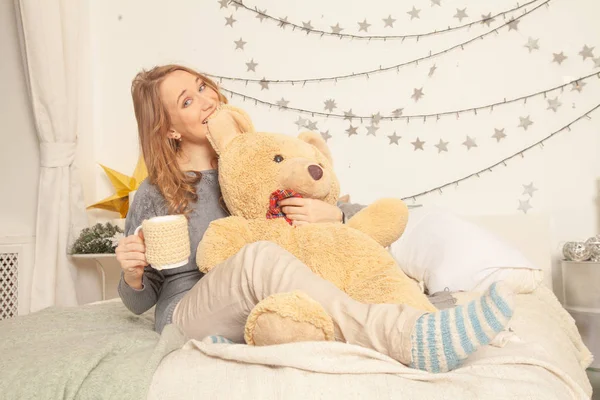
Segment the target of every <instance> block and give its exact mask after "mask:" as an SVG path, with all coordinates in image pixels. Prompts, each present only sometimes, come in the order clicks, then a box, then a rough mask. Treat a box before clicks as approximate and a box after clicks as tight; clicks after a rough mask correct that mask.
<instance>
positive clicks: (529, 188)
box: [523, 182, 538, 197]
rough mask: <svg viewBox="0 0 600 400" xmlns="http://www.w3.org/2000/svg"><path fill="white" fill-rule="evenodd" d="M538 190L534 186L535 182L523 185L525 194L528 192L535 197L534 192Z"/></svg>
mask: <svg viewBox="0 0 600 400" xmlns="http://www.w3.org/2000/svg"><path fill="white" fill-rule="evenodd" d="M536 190H538V189H537V188H536V187H535V186H533V182H531V183H530V184H529V185H523V194H528V195H529V197H533V192H535V191H536Z"/></svg>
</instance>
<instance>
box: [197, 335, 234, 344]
mask: <svg viewBox="0 0 600 400" xmlns="http://www.w3.org/2000/svg"><path fill="white" fill-rule="evenodd" d="M202 341H203V342H204V343H207V344H233V342H232V341H231V340H229V339H227V338H226V337H223V336H220V335H210V336H207V337H205V338H204V339H203V340H202Z"/></svg>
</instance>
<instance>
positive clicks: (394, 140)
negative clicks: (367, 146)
mask: <svg viewBox="0 0 600 400" xmlns="http://www.w3.org/2000/svg"><path fill="white" fill-rule="evenodd" d="M401 137H402V136H398V135H396V131H394V134H393V135H389V136H388V138H389V139H390V144H392V143H394V144H399V143H398V140H400V138H401Z"/></svg>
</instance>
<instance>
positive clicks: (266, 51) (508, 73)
mask: <svg viewBox="0 0 600 400" xmlns="http://www.w3.org/2000/svg"><path fill="white" fill-rule="evenodd" d="M441 3H442V7H437V6H436V7H433V6H431V2H430V1H429V0H427V1H426V0H418V1H415V2H414V5H415V6H416V7H417V8H419V9H421V12H420V17H421V18H420V19H414V20H412V21H411V20H410V16H409V15H408V14H407V13H406V12H407V11H409V9H410V8H411V7H412V4H411V5H410V7H409V6H406V5H405V4H400V3H398V2H391V1H389V2H385V1H382V2H377V3H369V6H368V7H367V6H366V5H365V3H364V2H361V1H358V0H353V1H352V2H349V1H341V0H336V1H331V2H317V1H316V0H306V1H304V2H300V3H292V2H278V1H275V0H261V1H258V0H256V1H253V2H251V3H249V2H248V1H246V2H245V4H248V5H249V6H251V7H254V6H258V7H259V8H260V9H266V10H267V13H268V14H271V15H273V16H275V17H283V16H286V15H287V16H288V20H289V21H292V22H297V23H299V24H301V23H302V22H303V21H308V20H311V23H312V25H313V26H314V27H315V28H317V29H323V30H326V31H330V28H329V26H330V25H335V24H336V23H337V22H339V23H340V25H341V26H342V27H345V28H346V29H345V30H344V33H355V34H364V32H358V24H357V21H363V20H364V19H365V18H366V19H367V21H368V22H369V23H371V24H372V26H371V28H370V30H369V34H386V35H390V34H406V33H416V32H425V31H431V30H434V29H440V28H444V27H446V26H448V25H451V26H455V25H457V24H458V20H457V19H456V18H453V15H454V14H455V13H456V8H457V7H461V8H463V7H467V13H468V15H469V18H468V19H465V20H464V21H463V23H466V22H469V21H473V20H477V19H480V18H479V17H480V16H481V15H482V14H487V13H488V12H492V14H495V13H498V12H501V11H504V10H508V9H511V8H513V7H514V6H515V5H514V2H512V1H509V0H501V1H497V2H493V3H489V2H486V3H483V4H481V3H482V2H476V1H474V0H468V1H467V0H465V1H463V2H461V3H460V4H458V3H454V2H451V1H449V0H448V1H442V2H441ZM540 3H541V2H540V1H538V2H537V3H535V4H534V5H536V4H540ZM550 4H551V6H550V7H548V8H547V7H545V6H544V7H542V8H540V9H539V10H536V11H534V12H532V13H531V14H530V15H527V16H525V17H524V18H523V19H522V20H521V22H520V24H519V27H518V30H517V31H515V30H512V31H508V29H507V28H506V27H504V28H501V29H499V30H498V33H499V34H497V35H496V34H492V35H489V36H487V37H486V38H484V39H483V40H476V41H475V42H473V43H472V44H469V45H467V46H465V47H464V50H460V49H457V50H454V51H451V52H448V53H446V54H444V55H441V56H439V57H436V58H433V59H431V60H426V61H422V62H420V63H419V64H418V65H414V64H413V65H409V66H407V67H403V68H400V69H399V71H398V72H397V73H396V71H392V72H387V73H381V74H374V75H370V77H369V79H368V80H367V79H365V78H355V79H348V80H340V81H338V82H337V83H332V82H322V83H315V84H313V83H307V84H306V86H303V85H295V86H289V85H270V89H269V90H260V86H259V85H258V84H256V83H251V84H248V85H247V86H246V85H245V84H244V83H243V82H241V83H235V82H228V81H224V82H223V86H224V87H226V88H228V89H231V90H235V91H238V92H242V93H244V94H246V95H248V96H252V97H256V98H259V99H261V100H264V101H269V102H273V103H275V102H276V101H277V100H279V99H280V98H281V97H284V98H285V99H287V100H289V101H290V106H293V107H299V108H304V109H312V110H317V111H323V102H324V101H325V100H326V99H329V98H333V99H335V100H336V103H337V106H338V108H337V109H336V110H335V112H336V113H343V112H344V111H347V110H349V109H350V108H352V111H353V112H354V113H355V114H363V115H370V114H372V113H375V112H377V111H380V112H381V113H382V114H383V115H390V112H391V111H392V110H394V109H396V108H399V107H403V108H404V114H405V115H410V114H421V113H437V112H442V111H448V110H455V109H462V108H472V107H476V106H479V105H482V104H487V103H491V102H495V101H499V100H502V99H503V98H507V99H510V98H514V97H519V96H522V95H526V94H530V93H533V92H537V91H540V90H544V89H547V88H551V87H554V86H557V85H562V84H563V83H565V82H568V81H570V80H572V79H574V78H577V77H580V76H583V75H587V74H589V73H591V72H594V71H598V69H596V70H594V62H593V61H592V60H591V59H587V60H585V61H584V60H582V57H581V56H580V55H579V54H578V53H579V52H580V51H581V50H582V48H583V46H584V45H588V46H595V47H596V48H595V49H594V56H595V57H600V42H598V40H599V39H598V38H600V25H598V24H597V21H596V20H595V16H597V15H598V14H599V12H600V4H599V3H598V2H596V1H593V0H574V1H570V2H559V1H553V2H551V3H550ZM3 7H5V6H3ZM531 8H532V7H531V6H529V7H528V10H530V9H531ZM232 14H233V16H234V18H235V19H236V20H237V22H235V23H234V26H233V28H232V27H230V26H225V17H228V16H230V15H232ZM390 14H391V15H392V16H393V18H395V19H397V21H396V23H395V24H394V28H393V29H390V28H385V29H384V27H383V22H382V20H381V19H382V18H386V17H387V16H388V15H390ZM2 15H3V18H4V15H5V13H2ZM514 15H520V14H519V13H515V14H514ZM90 16H91V22H90V31H89V32H87V33H84V34H89V49H88V50H89V55H88V58H87V62H89V68H88V72H89V75H90V79H89V82H88V86H89V87H88V89H89V95H90V103H89V109H88V113H87V115H86V124H84V129H83V132H82V137H81V144H82V146H81V147H80V149H79V153H78V163H79V166H80V168H81V170H82V175H83V184H84V193H85V201H86V204H91V203H93V202H96V201H98V200H100V199H102V198H104V197H106V196H109V195H111V194H113V188H112V186H111V185H110V183H109V181H108V179H107V178H106V176H105V175H104V173H103V171H102V170H101V168H100V167H99V166H98V163H102V164H104V165H107V166H109V167H111V168H113V169H116V170H118V171H120V172H123V173H127V174H130V173H132V172H133V168H134V166H135V163H136V161H137V154H138V144H137V137H136V126H135V119H134V116H133V108H132V104H131V98H130V92H129V91H130V85H131V80H132V78H133V77H134V75H135V74H136V72H138V71H139V70H140V69H141V68H150V67H152V66H154V65H157V64H163V63H172V62H174V63H183V64H186V65H189V66H192V67H196V68H198V69H200V70H202V71H205V72H209V73H214V74H220V75H229V76H242V77H248V78H258V79H261V78H263V77H267V78H271V79H277V78H296V79H301V78H303V77H313V76H330V75H339V74H343V73H352V72H359V71H363V70H368V69H373V68H378V67H379V65H382V66H386V65H395V64H398V63H402V62H406V61H410V60H413V59H415V58H418V57H423V56H426V55H427V54H428V53H429V51H433V52H436V51H441V50H444V49H446V48H448V47H451V46H454V45H456V44H457V43H461V42H464V41H467V40H469V39H471V38H473V37H475V36H477V35H479V34H482V33H484V32H487V31H488V30H490V29H491V27H494V26H496V25H498V24H499V23H500V24H501V23H503V19H502V17H499V18H498V19H497V20H496V22H493V23H492V25H491V27H490V28H487V26H486V25H482V24H476V25H474V26H473V27H471V28H470V29H462V30H458V31H455V32H452V33H449V34H441V35H437V36H431V37H422V38H420V39H419V41H418V42H415V41H414V40H406V41H405V42H403V43H402V42H400V41H386V42H383V41H371V42H367V41H359V40H354V41H349V40H340V39H338V38H330V37H323V38H319V36H315V35H309V36H307V35H306V34H303V33H300V32H297V31H296V32H293V31H292V30H291V29H290V28H287V29H285V30H282V29H280V28H278V27H277V24H276V23H274V22H273V21H270V22H269V21H268V20H265V21H264V22H262V23H261V22H260V21H259V20H258V19H257V18H256V17H255V15H254V14H252V13H251V12H248V11H245V10H243V9H239V10H235V8H234V7H229V8H228V9H220V8H219V3H218V2H217V1H213V0H210V1H195V0H180V1H177V2H170V3H169V5H168V6H166V3H165V2H163V1H158V0H152V1H149V0H131V1H129V2H119V1H116V0H105V1H102V2H90ZM3 26H6V25H5V24H3ZM3 29H6V28H3ZM240 37H241V38H243V40H244V41H246V42H247V44H246V45H245V47H244V50H240V49H238V50H236V49H235V44H234V40H238V39H239V38H240ZM529 37H533V38H539V47H540V48H539V50H535V51H533V52H531V53H530V52H529V51H528V50H527V48H525V47H524V45H525V44H526V43H527V40H528V38H529ZM13 46H16V44H15V43H13ZM561 51H563V52H564V53H565V54H566V55H567V56H568V58H567V59H566V60H565V61H564V62H563V63H562V64H561V65H558V64H557V63H553V62H552V59H553V53H559V52H561ZM251 59H254V61H256V62H257V63H258V66H257V68H256V72H247V70H246V64H245V63H247V62H249V61H250V60H251ZM15 62H16V61H15ZM434 64H435V66H436V67H437V69H436V71H435V73H434V74H433V76H431V77H429V76H428V73H429V70H430V67H431V66H432V65H434ZM2 68H6V67H5V66H4V65H3V66H2ZM15 68H16V67H15ZM1 79H3V80H4V79H5V74H3V76H2V78H1ZM15 80H16V79H6V81H7V83H10V84H14V82H13V81H15ZM586 83H587V85H586V86H585V87H584V89H583V91H582V92H581V93H578V92H576V91H575V92H574V91H571V88H570V87H567V88H566V89H565V90H564V92H563V93H561V92H560V91H558V92H557V93H556V94H554V93H549V94H548V96H549V98H553V97H555V96H558V97H559V100H560V102H561V103H562V106H561V107H560V108H559V109H558V112H557V113H554V112H552V111H551V110H547V103H546V101H545V100H544V98H543V97H537V98H533V99H530V100H528V101H527V104H523V103H522V102H519V103H513V104H510V105H504V106H500V107H496V108H495V109H494V112H493V113H489V111H484V112H479V113H478V115H474V114H472V113H469V114H464V115H461V116H460V118H459V119H457V118H456V117H454V116H452V117H444V118H441V119H440V120H439V121H437V123H436V122H434V121H435V119H428V120H427V121H426V122H423V121H422V120H414V119H413V120H411V121H410V123H408V124H407V123H406V121H405V120H402V121H394V122H388V121H383V122H381V123H380V129H379V131H378V132H377V135H376V136H367V135H366V126H367V125H368V121H364V123H362V124H360V121H357V120H355V121H353V125H354V126H360V127H359V130H358V132H359V135H357V136H352V137H350V138H349V137H348V136H347V135H346V134H345V130H346V129H347V128H348V125H349V123H348V121H342V120H338V119H325V118H320V117H316V118H311V119H313V120H314V121H316V122H317V124H318V128H319V130H320V131H325V130H329V133H330V134H331V135H332V138H331V139H330V140H329V145H330V147H331V149H332V152H333V155H334V158H335V160H336V164H337V171H338V175H339V177H340V179H341V181H342V189H343V191H344V192H346V193H350V194H351V195H352V200H353V201H356V202H364V203H368V202H371V201H373V200H374V199H376V198H378V197H381V196H399V197H405V196H411V195H412V194H414V193H419V192H421V191H423V190H427V189H430V188H432V187H436V186H439V185H442V184H444V183H446V182H449V181H453V180H455V179H458V178H460V177H462V176H465V175H468V174H470V173H472V172H474V171H477V170H480V169H484V168H486V167H487V166H489V165H491V164H494V163H495V162H497V161H499V160H501V159H503V158H505V157H507V156H509V155H511V154H513V153H515V152H519V151H520V150H522V149H523V148H525V147H527V146H529V145H530V144H532V143H534V142H536V141H538V140H540V139H542V138H544V137H545V136H547V135H549V134H550V133H551V132H554V131H555V130H557V129H559V128H560V127H562V126H564V125H565V124H567V123H569V122H571V121H572V120H574V119H576V118H577V117H579V116H580V115H581V114H582V113H584V112H585V111H587V110H588V109H590V108H592V107H594V106H596V105H597V102H598V99H599V98H600V96H599V94H600V79H596V78H594V79H591V80H588V81H586ZM420 87H423V91H424V93H425V97H423V98H422V99H421V100H420V101H419V102H417V103H415V102H414V101H413V100H412V99H411V97H410V96H411V94H412V92H413V89H414V88H420ZM3 102H7V100H4V98H3ZM8 102H9V103H10V104H9V105H13V103H16V102H14V101H12V100H11V101H8ZM23 102H24V100H23ZM232 103H233V104H236V105H239V106H241V107H244V108H245V109H246V110H247V111H248V112H249V113H250V115H252V117H253V119H254V122H255V125H256V126H257V127H258V128H259V129H261V130H267V131H282V132H286V133H289V134H296V133H297V132H298V130H297V127H296V125H295V124H294V121H296V120H297V118H298V116H299V115H300V114H298V113H295V112H286V111H280V110H277V109H276V108H273V109H269V108H268V107H265V106H261V105H260V104H259V105H254V103H252V102H243V101H241V99H240V98H239V97H234V98H233V99H232ZM23 107H25V106H22V107H21V109H23ZM3 111H4V110H3ZM16 114H17V113H16V112H11V113H10V115H11V118H14V116H13V115H16ZM526 115H530V116H531V119H532V120H533V122H534V124H533V125H532V126H531V127H530V128H529V129H528V130H527V131H524V130H522V129H521V128H518V127H517V126H518V124H519V116H526ZM303 116H305V115H303ZM592 117H593V119H592V120H589V121H588V120H584V121H582V122H579V123H577V124H575V125H573V127H572V130H571V132H564V133H560V134H558V135H556V136H555V137H553V138H551V139H549V140H548V141H547V142H545V146H544V148H543V149H541V148H539V147H535V148H534V149H532V150H531V151H529V152H527V153H526V154H525V157H524V158H520V157H518V158H515V159H513V160H510V161H509V162H508V163H507V167H502V168H499V169H495V170H494V171H493V172H491V173H485V174H482V175H481V178H474V179H470V180H467V181H465V182H462V183H461V184H460V185H459V186H458V187H452V188H448V189H445V190H444V191H443V193H441V194H440V193H437V192H436V193H433V194H430V195H426V196H422V197H418V198H417V199H416V202H417V203H422V204H437V205H441V206H447V207H449V208H451V209H453V210H455V211H457V212H461V213H467V214H512V213H519V212H521V211H519V210H517V207H518V206H519V200H525V199H527V197H528V196H526V195H523V186H522V185H524V184H529V183H531V182H533V183H534V185H535V187H536V188H537V189H538V190H537V191H536V192H535V193H534V195H533V197H532V198H531V200H530V202H531V205H532V206H533V208H532V209H531V210H529V213H547V214H549V215H550V216H551V217H552V221H553V227H554V230H553V237H554V249H555V258H556V259H558V256H559V253H560V245H561V243H562V242H564V241H567V240H579V239H585V238H587V237H588V236H591V235H592V234H595V233H597V232H598V231H599V230H600V213H599V211H598V210H599V208H600V206H599V202H600V200H599V194H598V193H599V189H600V182H599V180H600V158H599V157H598V155H597V154H598V150H599V149H600V136H599V135H598V131H599V129H600V111H598V112H596V113H595V114H593V115H592ZM309 118H310V117H309ZM13 124H14V123H13ZM17 124H18V123H17ZM18 125H21V124H18ZM85 126H87V129H85ZM494 128H504V129H505V132H506V134H507V135H508V136H507V137H506V138H505V139H504V140H502V141H501V142H500V143H496V141H495V140H494V139H492V138H491V135H492V134H493V133H494ZM394 131H396V132H397V134H398V135H400V136H402V138H401V139H400V141H399V145H398V146H396V145H390V144H389V140H388V138H387V136H388V135H390V134H392V133H393V132H394ZM466 135H469V136H470V137H472V138H475V140H476V142H477V145H478V147H476V148H473V149H471V150H470V151H467V149H466V147H465V146H463V145H462V144H461V143H463V142H464V141H465V139H466ZM29 137H30V139H27V140H30V141H29V142H26V143H28V144H29V145H33V142H32V141H33V133H32V134H31V135H29ZM417 137H419V138H420V139H421V140H424V141H425V142H426V143H425V146H424V151H414V148H413V146H412V145H411V142H413V141H414V140H415V139H416V138H417ZM440 138H441V139H443V140H444V141H448V142H449V145H448V150H449V152H447V153H445V152H444V153H438V151H437V149H436V148H435V147H433V145H434V144H436V143H438V141H439V140H440ZM9 140H13V141H14V140H15V139H14V138H13V139H9ZM19 140H20V139H19ZM23 140H24V141H25V139H23ZM9 143H10V142H9ZM22 144H23V143H22ZM7 147H8V146H7ZM7 147H3V149H4V150H0V151H3V152H5V151H7V150H6V149H7ZM8 152H9V153H10V154H8V155H9V156H11V157H12V158H13V159H15V158H16V160H13V161H14V162H11V164H10V165H11V166H14V165H24V164H28V163H27V162H25V161H24V160H23V159H22V158H19V157H15V154H17V152H16V151H12V150H10V151H8ZM32 158H35V157H33V156H32ZM35 160H37V158H35ZM19 163H20V164H19ZM11 168H13V167H11ZM4 175H6V174H4ZM2 179H6V180H7V181H8V180H10V179H14V178H11V177H8V176H4V177H3V178H2ZM23 181H28V182H34V181H36V179H30V178H27V179H26V180H25V179H22V180H19V181H18V182H17V183H18V184H21V182H23ZM1 201H3V202H7V201H8V200H7V199H3V200H1ZM32 201H33V200H32ZM3 204H4V203H3ZM19 205H20V206H21V207H25V205H24V204H23V203H22V202H21V203H20V204H19ZM30 206H31V207H33V205H32V204H30ZM31 207H30V208H31ZM30 208H27V209H28V210H29V209H30ZM6 209H7V208H6V207H3V208H2V209H1V210H2V211H0V212H3V213H6V214H7V216H6V219H7V220H8V219H9V218H12V217H9V216H8V214H9V212H7V211H6ZM26 213H27V212H24V214H26ZM12 215H19V214H18V213H12ZM89 215H90V220H91V222H94V221H96V220H98V221H103V220H107V219H112V218H115V217H117V215H116V214H111V213H108V212H103V211H90V212H89ZM13 219H17V220H22V218H13ZM2 220H3V221H4V220H5V217H4V215H3V218H2ZM30 222H31V221H30ZM27 226H30V227H31V226H33V224H32V223H29V222H28V223H27ZM556 278H560V277H559V276H556ZM557 282H558V283H560V279H557Z"/></svg>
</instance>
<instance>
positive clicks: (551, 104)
mask: <svg viewBox="0 0 600 400" xmlns="http://www.w3.org/2000/svg"><path fill="white" fill-rule="evenodd" d="M561 105H562V103H561V102H560V101H558V97H555V98H554V99H548V108H546V110H552V111H554V112H556V111H557V110H558V107H560V106H561Z"/></svg>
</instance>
